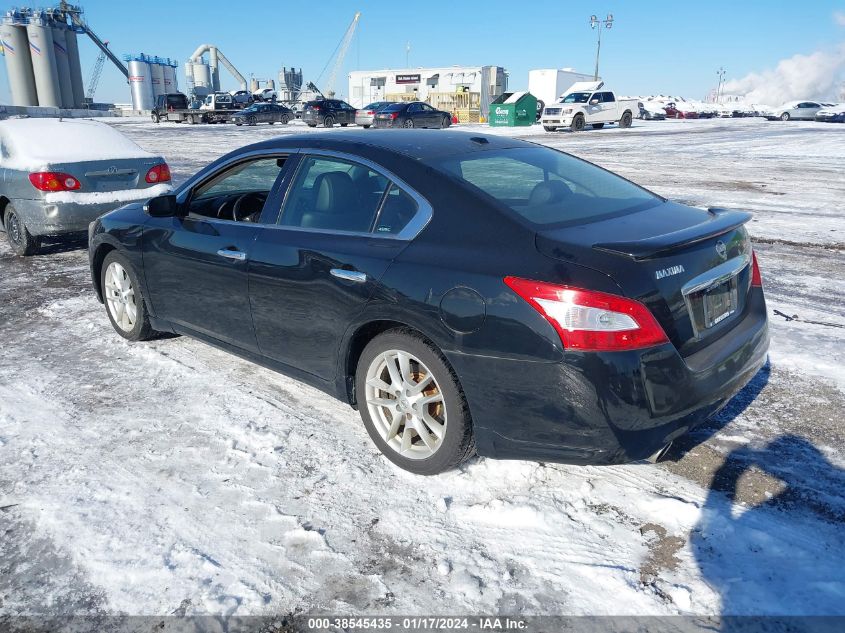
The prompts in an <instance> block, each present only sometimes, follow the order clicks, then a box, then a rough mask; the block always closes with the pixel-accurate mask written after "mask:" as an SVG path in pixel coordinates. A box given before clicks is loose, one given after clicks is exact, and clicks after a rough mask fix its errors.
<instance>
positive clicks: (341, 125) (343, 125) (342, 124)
mask: <svg viewBox="0 0 845 633" xmlns="http://www.w3.org/2000/svg"><path fill="white" fill-rule="evenodd" d="M347 125H349V124H348V123H341V124H340V127H346V126H347Z"/></svg>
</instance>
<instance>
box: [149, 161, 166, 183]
mask: <svg viewBox="0 0 845 633" xmlns="http://www.w3.org/2000/svg"><path fill="white" fill-rule="evenodd" d="M144 180H146V181H147V182H148V183H150V184H155V183H159V182H170V167H168V166H167V163H161V164H160V165H156V166H155V167H153V168H151V169H150V171H148V172H147V175H146V177H145V178H144Z"/></svg>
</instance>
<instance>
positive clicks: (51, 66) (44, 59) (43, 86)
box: [26, 13, 62, 108]
mask: <svg viewBox="0 0 845 633" xmlns="http://www.w3.org/2000/svg"><path fill="white" fill-rule="evenodd" d="M26 35H27V38H28V39H29V52H30V55H31V56H32V73H33V75H34V76H35V89H36V91H37V92H38V105H40V106H46V107H53V108H61V107H62V95H61V89H60V88H59V73H58V71H57V70H56V56H55V54H54V53H53V29H52V27H51V26H50V24H49V22H48V21H47V19H46V17H45V16H44V14H43V13H34V14H33V15H32V16H31V17H30V18H29V24H27V25H26Z"/></svg>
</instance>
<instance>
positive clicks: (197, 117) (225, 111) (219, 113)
mask: <svg viewBox="0 0 845 633" xmlns="http://www.w3.org/2000/svg"><path fill="white" fill-rule="evenodd" d="M210 96H211V95H209V97H210ZM230 98H231V95H230ZM212 103H215V101H212ZM203 106H205V103H203V105H202V106H201V107H200V108H191V107H190V104H189V102H188V97H186V96H185V95H184V94H182V93H181V92H172V93H169V94H163V95H159V96H158V97H157V98H156V102H155V105H154V106H153V109H152V111H151V113H150V118H151V119H152V120H153V123H160V122H161V121H171V122H173V123H191V124H196V123H228V122H229V120H230V119H231V118H232V115H233V114H235V112H238V110H235V109H233V108H231V107H227V108H223V107H221V108H217V109H212V108H207V109H202V107H203Z"/></svg>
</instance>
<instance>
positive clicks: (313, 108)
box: [311, 105, 320, 110]
mask: <svg viewBox="0 0 845 633" xmlns="http://www.w3.org/2000/svg"><path fill="white" fill-rule="evenodd" d="M311 109H312V110H319V109H320V106H317V105H315V106H311Z"/></svg>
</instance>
